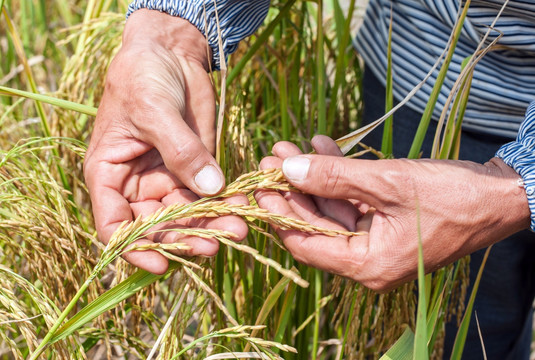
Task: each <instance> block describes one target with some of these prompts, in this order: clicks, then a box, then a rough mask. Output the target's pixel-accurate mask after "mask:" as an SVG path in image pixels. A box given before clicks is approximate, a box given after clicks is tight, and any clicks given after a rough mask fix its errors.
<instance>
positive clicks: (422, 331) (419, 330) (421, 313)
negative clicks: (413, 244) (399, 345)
mask: <svg viewBox="0 0 535 360" xmlns="http://www.w3.org/2000/svg"><path fill="white" fill-rule="evenodd" d="M417 214H418V215H417V221H418V223H417V227H418V313H417V316H416V334H415V341H414V359H415V360H424V359H428V358H429V355H428V351H427V337H428V334H427V301H426V299H427V296H426V292H425V289H426V286H425V270H424V251H423V246H422V236H421V229H420V210H419V206H417Z"/></svg>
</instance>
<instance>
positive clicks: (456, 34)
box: [407, 0, 471, 159]
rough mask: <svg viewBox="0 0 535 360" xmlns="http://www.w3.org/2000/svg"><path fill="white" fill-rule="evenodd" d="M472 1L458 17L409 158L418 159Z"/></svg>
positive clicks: (469, 0) (467, 3)
mask: <svg viewBox="0 0 535 360" xmlns="http://www.w3.org/2000/svg"><path fill="white" fill-rule="evenodd" d="M470 2H471V0H467V1H466V2H464V4H463V10H462V12H461V14H460V16H459V17H458V19H457V23H456V24H455V28H454V30H453V39H452V42H451V45H450V47H449V50H448V53H447V55H446V58H445V59H444V62H443V64H442V67H441V69H440V71H439V73H438V76H437V79H436V81H435V84H434V85H433V91H432V92H431V95H430V97H429V100H428V101H427V105H426V107H425V110H424V113H423V115H422V119H421V120H420V124H419V125H418V130H416V135H415V136H414V140H413V142H412V145H411V148H410V150H409V154H408V155H407V157H408V158H409V159H416V158H417V157H418V156H419V154H420V150H421V148H422V144H423V142H424V138H425V134H426V132H427V129H428V127H429V123H430V122H431V118H432V116H433V111H434V110H435V106H436V103H437V100H438V96H439V94H440V90H441V88H442V85H443V84H444V80H445V79H446V74H447V72H448V69H449V65H450V63H451V60H452V58H453V54H454V52H455V48H456V45H457V41H458V40H459V38H460V36H461V31H462V29H463V24H464V20H465V19H466V15H467V14H468V9H469V7H470Z"/></svg>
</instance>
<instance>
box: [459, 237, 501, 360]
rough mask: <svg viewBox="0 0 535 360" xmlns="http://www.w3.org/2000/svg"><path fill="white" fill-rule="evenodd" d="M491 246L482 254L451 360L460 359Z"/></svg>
mask: <svg viewBox="0 0 535 360" xmlns="http://www.w3.org/2000/svg"><path fill="white" fill-rule="evenodd" d="M491 249H492V246H489V247H488V248H487V250H486V251H485V255H484V256H483V261H482V262H481V266H480V267H479V271H478V272H477V277H476V280H475V281H474V283H473V285H472V292H471V293H470V298H469V299H468V304H467V306H466V310H465V313H464V317H463V320H462V322H461V325H460V326H459V330H458V331H457V336H456V337H455V343H454V344H453V350H452V351H451V359H452V360H460V359H461V358H462V355H463V350H464V344H465V342H466V336H467V334H468V327H469V326H470V319H471V317H472V310H473V308H474V301H475V300H476V295H477V289H478V288H479V283H480V282H481V277H482V276H483V270H484V269H485V264H486V263H487V259H488V257H489V254H490V250H491Z"/></svg>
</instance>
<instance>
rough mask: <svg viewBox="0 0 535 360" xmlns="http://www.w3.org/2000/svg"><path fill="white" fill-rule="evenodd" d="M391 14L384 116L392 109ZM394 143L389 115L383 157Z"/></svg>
mask: <svg viewBox="0 0 535 360" xmlns="http://www.w3.org/2000/svg"><path fill="white" fill-rule="evenodd" d="M392 16H393V14H392V10H391V12H390V26H389V27H388V47H387V57H386V61H387V67H386V95H385V114H387V113H389V112H390V110H392V108H393V107H394V79H393V76H392V26H393V22H394V19H393V17H392ZM393 141H394V115H390V116H389V117H388V118H387V119H386V120H385V125H384V130H383V141H382V143H381V152H382V153H383V154H384V155H385V157H390V156H392V152H393V144H392V143H393Z"/></svg>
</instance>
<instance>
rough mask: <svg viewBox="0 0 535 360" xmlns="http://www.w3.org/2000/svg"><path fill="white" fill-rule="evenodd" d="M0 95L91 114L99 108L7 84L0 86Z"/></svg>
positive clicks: (94, 114)
mask: <svg viewBox="0 0 535 360" xmlns="http://www.w3.org/2000/svg"><path fill="white" fill-rule="evenodd" d="M0 95H6V96H22V97H25V98H27V99H31V100H35V101H41V102H44V103H47V104H50V105H53V106H57V107H60V108H62V109H65V110H72V111H76V112H79V113H82V114H86V115H90V116H96V115H97V108H95V107H93V106H87V105H83V104H78V103H75V102H72V101H68V100H63V99H58V98H56V97H53V96H49V95H43V94H39V93H32V92H29V91H24V90H18V89H12V88H9V87H5V86H0Z"/></svg>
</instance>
